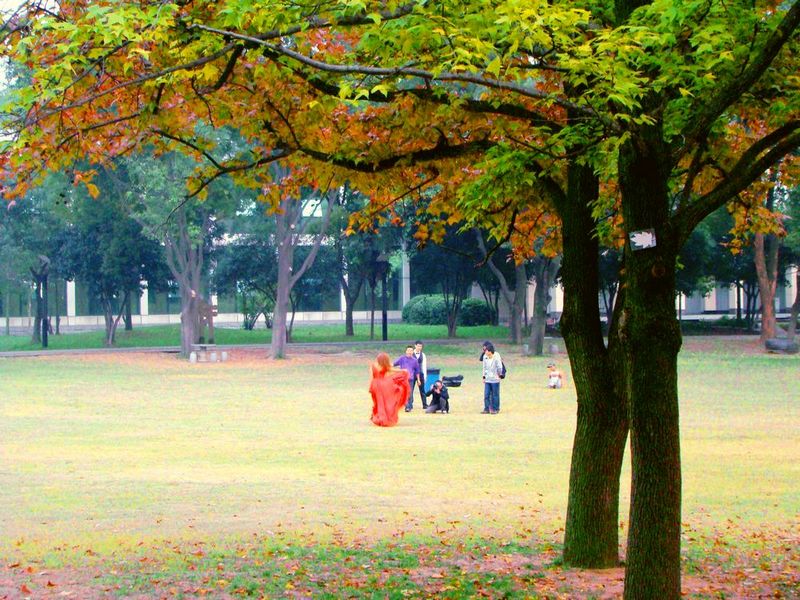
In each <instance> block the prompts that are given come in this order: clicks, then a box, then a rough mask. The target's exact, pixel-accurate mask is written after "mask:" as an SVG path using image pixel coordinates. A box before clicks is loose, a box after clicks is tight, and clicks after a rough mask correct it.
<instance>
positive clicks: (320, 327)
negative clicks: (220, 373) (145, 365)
mask: <svg viewBox="0 0 800 600" xmlns="http://www.w3.org/2000/svg"><path fill="white" fill-rule="evenodd" d="M387 333H388V337H389V339H390V340H395V341H398V340H399V341H401V342H402V343H407V342H413V341H414V340H417V339H423V340H434V339H445V338H447V326H446V325H408V324H406V323H390V324H389V327H388V332H387ZM456 333H457V335H458V338H459V339H474V340H485V339H491V340H502V339H506V338H508V328H507V327H500V326H492V325H481V326H475V327H459V328H458V330H457V332H456ZM215 334H216V342H217V344H221V345H228V344H230V345H243V344H269V343H270V341H271V340H272V330H271V329H266V328H263V327H262V328H258V329H254V330H252V331H246V330H244V329H241V328H229V327H217V328H216V330H215ZM354 334H355V335H354V336H352V337H345V335H344V325H343V324H341V323H336V324H306V323H297V324H295V326H294V328H293V330H292V342H295V343H327V342H366V341H369V339H370V338H369V325H368V324H362V323H357V324H356V325H355V326H354ZM104 338H105V336H104V331H103V330H101V329H97V330H94V331H79V332H70V333H65V334H62V335H50V336H48V349H50V350H68V349H92V348H103V347H104ZM380 338H381V323H380V318H379V319H378V320H377V322H376V323H375V339H376V340H380ZM180 344H181V333H180V328H179V326H178V325H150V326H146V327H135V328H134V329H133V330H132V331H125V330H124V329H123V327H122V326H120V327H119V328H118V329H117V333H116V344H115V345H116V346H117V347H119V348H143V347H162V346H180ZM25 350H42V345H41V344H33V343H32V342H31V336H30V334H25V335H11V336H7V335H0V352H8V351H25Z"/></svg>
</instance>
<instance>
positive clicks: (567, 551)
mask: <svg viewBox="0 0 800 600" xmlns="http://www.w3.org/2000/svg"><path fill="white" fill-rule="evenodd" d="M567 186H568V194H567V197H566V199H565V200H564V201H561V202H559V203H558V209H559V213H560V215H561V220H562V223H563V227H562V236H563V248H564V254H563V259H562V267H561V275H562V283H563V286H564V311H563V313H562V316H561V331H562V334H563V336H564V343H565V344H566V347H567V352H568V354H569V357H570V363H571V368H572V378H573V381H574V383H575V389H576V392H577V400H578V406H577V424H576V428H575V439H574V442H573V447H572V463H571V466H570V484H569V498H568V503H567V517H566V525H565V533H564V562H565V563H566V564H568V565H572V566H577V567H584V568H606V567H612V566H615V565H617V564H618V562H619V556H618V545H619V538H618V535H619V479H620V471H621V469H622V458H623V455H624V451H625V441H626V439H627V434H628V425H627V413H626V405H625V401H624V396H623V395H622V393H621V385H620V381H621V379H620V373H619V372H618V371H617V370H615V369H614V368H613V367H614V364H613V362H612V360H611V357H610V355H609V351H608V350H607V349H606V346H605V340H604V339H603V334H602V329H601V324H600V312H599V304H598V302H599V301H598V291H599V269H598V262H597V260H598V259H597V257H598V243H597V237H596V236H595V235H594V232H595V223H594V220H593V218H592V214H591V208H590V206H591V203H592V202H593V200H594V199H595V198H597V193H598V187H599V183H598V180H597V178H596V177H595V176H594V174H593V173H592V170H591V169H590V168H585V167H581V166H578V165H570V168H569V173H568V183H567Z"/></svg>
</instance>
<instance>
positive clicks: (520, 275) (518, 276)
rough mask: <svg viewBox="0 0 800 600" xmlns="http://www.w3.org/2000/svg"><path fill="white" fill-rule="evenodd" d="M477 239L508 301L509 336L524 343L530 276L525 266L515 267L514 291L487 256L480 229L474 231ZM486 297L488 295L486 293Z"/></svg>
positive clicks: (518, 342) (513, 342)
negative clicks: (525, 311)
mask: <svg viewBox="0 0 800 600" xmlns="http://www.w3.org/2000/svg"><path fill="white" fill-rule="evenodd" d="M473 231H474V233H475V237H476V239H477V240H478V248H479V249H480V251H481V255H482V256H483V258H484V260H486V264H487V266H488V267H489V270H490V271H491V272H492V274H493V275H494V276H495V277H496V278H497V282H498V283H499V284H500V291H501V293H502V294H503V299H504V300H505V301H506V304H507V305H508V310H509V328H508V329H509V335H510V337H511V343H512V344H515V345H516V344H520V343H521V342H522V313H523V310H524V308H525V294H526V293H527V288H528V274H527V272H526V270H525V265H524V264H519V265H515V267H514V289H513V290H512V289H511V288H510V287H509V285H508V281H506V277H505V275H503V272H502V271H501V270H500V269H498V268H497V266H496V265H495V264H494V262H493V261H492V257H491V256H488V255H487V252H486V244H485V243H484V241H483V234H482V233H481V231H480V229H478V228H475V229H473ZM484 296H486V293H485V292H484Z"/></svg>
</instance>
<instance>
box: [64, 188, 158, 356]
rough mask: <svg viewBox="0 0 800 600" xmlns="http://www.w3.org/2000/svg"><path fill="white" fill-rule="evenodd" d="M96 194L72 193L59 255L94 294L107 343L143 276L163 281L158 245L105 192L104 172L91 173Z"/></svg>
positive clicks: (139, 290)
mask: <svg viewBox="0 0 800 600" xmlns="http://www.w3.org/2000/svg"><path fill="white" fill-rule="evenodd" d="M97 181H98V182H99V184H100V187H99V191H100V196H99V197H98V198H97V199H96V200H95V199H93V198H91V197H89V195H88V194H82V195H77V196H76V197H75V198H74V199H73V203H72V210H71V216H72V224H71V227H70V228H69V230H68V233H67V234H66V235H65V236H64V237H63V238H62V248H61V252H62V260H63V264H64V268H65V269H66V271H67V272H68V273H69V274H70V276H71V277H70V278H74V279H77V280H80V281H81V282H82V283H84V284H85V285H86V286H87V288H88V290H89V293H90V294H91V295H93V296H95V297H96V298H98V299H99V300H100V303H101V306H102V307H103V317H104V321H105V344H106V346H113V345H114V340H115V335H116V330H117V326H118V324H119V321H120V319H121V318H122V315H123V311H124V310H125V307H126V305H127V304H128V300H129V298H130V295H131V294H137V295H138V294H141V293H142V292H143V291H144V287H143V282H144V281H148V282H149V285H150V286H153V287H154V288H155V289H159V283H161V285H162V286H163V285H165V284H166V273H167V269H166V267H165V266H164V259H163V254H162V249H161V247H160V246H159V245H158V243H157V242H155V241H154V240H153V239H151V238H149V237H148V236H146V235H145V233H144V232H143V230H142V226H141V225H140V224H139V223H138V222H137V221H135V220H134V219H133V218H132V217H131V216H130V214H129V213H128V206H127V204H125V202H124V199H122V198H120V197H118V196H117V197H114V196H112V195H111V194H109V193H108V192H109V188H110V189H111V190H112V191H113V186H106V185H104V184H106V183H108V178H107V176H104V175H100V176H99V177H98V178H97Z"/></svg>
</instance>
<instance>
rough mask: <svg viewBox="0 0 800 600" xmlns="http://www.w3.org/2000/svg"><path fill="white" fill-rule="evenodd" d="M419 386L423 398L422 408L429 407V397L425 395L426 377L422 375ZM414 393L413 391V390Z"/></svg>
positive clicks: (420, 395)
mask: <svg viewBox="0 0 800 600" xmlns="http://www.w3.org/2000/svg"><path fill="white" fill-rule="evenodd" d="M417 385H418V387H419V398H420V400H422V408H428V399H427V398H426V397H425V378H424V377H423V376H422V375H420V382H419V384H417ZM411 393H412V394H413V393H414V392H413V391H412V392H411Z"/></svg>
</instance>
